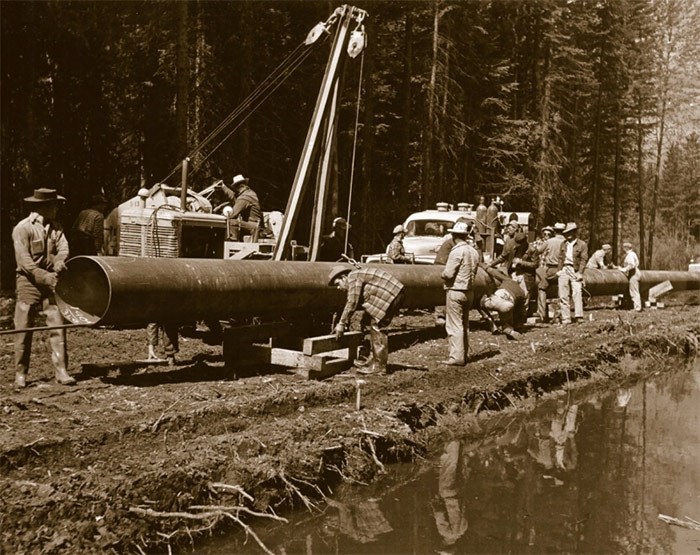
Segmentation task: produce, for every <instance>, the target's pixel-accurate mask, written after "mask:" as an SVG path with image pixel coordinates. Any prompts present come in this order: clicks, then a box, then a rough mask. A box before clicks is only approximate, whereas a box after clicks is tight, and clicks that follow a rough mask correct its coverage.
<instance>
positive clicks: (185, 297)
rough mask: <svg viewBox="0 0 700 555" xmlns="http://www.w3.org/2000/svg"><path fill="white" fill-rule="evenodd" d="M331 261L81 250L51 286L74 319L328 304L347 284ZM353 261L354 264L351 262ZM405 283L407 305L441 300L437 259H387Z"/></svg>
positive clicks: (296, 309) (310, 308) (158, 317)
mask: <svg viewBox="0 0 700 555" xmlns="http://www.w3.org/2000/svg"><path fill="white" fill-rule="evenodd" d="M333 266H334V263H330V262H273V261H267V260H255V261H248V260H212V259H186V258H179V259H178V258H131V257H97V256H78V257H76V258H73V259H71V260H70V261H69V262H68V269H67V271H66V272H64V273H63V274H61V277H60V279H59V282H58V285H57V287H56V297H57V302H58V306H59V308H60V310H61V312H62V314H63V315H64V316H65V318H66V319H67V320H69V321H71V322H74V323H91V324H105V325H114V324H116V325H125V324H137V323H145V322H168V321H171V322H185V321H191V320H196V319H203V318H222V319H225V318H231V317H237V316H251V315H267V314H275V315H281V314H290V313H291V314H296V315H303V314H307V313H310V312H315V311H316V312H317V311H321V310H323V311H326V312H332V311H333V310H334V309H338V308H341V307H342V306H343V304H344V299H345V297H344V291H340V290H338V289H336V288H334V287H330V286H329V285H328V273H329V272H330V269H331V268H332V267H333ZM348 267H349V268H352V266H349V265H348ZM386 267H387V269H389V270H390V271H391V272H392V273H393V274H395V275H396V276H397V277H398V278H399V279H400V280H401V282H402V283H403V284H404V285H405V287H406V298H405V306H407V307H425V306H435V305H436V304H441V303H444V292H443V291H442V289H441V287H439V285H440V283H441V282H440V271H441V268H438V267H419V266H395V267H394V266H390V265H386Z"/></svg>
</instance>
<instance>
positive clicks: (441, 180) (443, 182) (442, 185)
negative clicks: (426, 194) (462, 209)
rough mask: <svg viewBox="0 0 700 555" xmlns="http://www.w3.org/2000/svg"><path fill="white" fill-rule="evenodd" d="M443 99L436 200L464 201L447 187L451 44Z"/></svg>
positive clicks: (448, 46)
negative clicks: (455, 196)
mask: <svg viewBox="0 0 700 555" xmlns="http://www.w3.org/2000/svg"><path fill="white" fill-rule="evenodd" d="M442 82H443V83H442V86H443V90H442V100H441V101H440V119H439V120H438V129H437V134H438V138H439V143H438V144H437V160H436V164H437V178H436V181H437V190H436V191H435V197H434V199H435V200H438V201H440V202H442V201H448V202H449V201H450V200H453V201H459V202H461V201H463V200H465V199H462V198H457V199H455V198H454V195H455V193H456V191H454V190H452V188H448V187H447V177H446V175H447V171H446V169H445V168H446V166H447V163H448V160H447V156H446V153H447V148H446V146H447V102H448V94H449V88H450V44H449V42H448V43H447V44H446V46H445V69H444V72H443V79H442Z"/></svg>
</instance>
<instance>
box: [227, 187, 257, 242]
mask: <svg viewBox="0 0 700 555" xmlns="http://www.w3.org/2000/svg"><path fill="white" fill-rule="evenodd" d="M248 182H249V180H248V178H247V177H243V176H242V175H241V174H238V175H237V176H235V177H234V178H233V182H232V183H231V185H230V186H229V185H225V184H222V185H221V189H222V190H223V192H224V193H225V194H226V196H227V197H228V199H229V200H230V201H231V202H233V206H232V210H231V212H230V213H229V214H228V217H229V219H236V218H240V220H241V221H242V222H247V223H249V224H252V225H253V226H257V227H259V228H260V227H262V225H263V217H262V210H261V209H260V201H259V200H258V195H257V194H256V193H255V191H253V189H251V188H250V187H249V186H248ZM247 227H248V226H246V228H244V229H245V231H244V230H243V229H242V230H241V235H249V234H250V229H247ZM254 235H255V234H254Z"/></svg>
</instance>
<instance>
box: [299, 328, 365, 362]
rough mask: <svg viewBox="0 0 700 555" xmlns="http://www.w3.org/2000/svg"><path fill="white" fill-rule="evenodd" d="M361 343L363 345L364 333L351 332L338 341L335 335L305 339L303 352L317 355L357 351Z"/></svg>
mask: <svg viewBox="0 0 700 555" xmlns="http://www.w3.org/2000/svg"><path fill="white" fill-rule="evenodd" d="M360 343H362V333H361V332H359V331H349V332H347V333H345V334H344V335H343V337H341V338H340V339H336V338H335V335H318V336H316V337H307V338H306V339H304V347H303V352H304V354H305V355H316V354H318V353H327V352H328V351H337V350H339V349H351V350H352V349H353V348H354V349H357V347H359V346H360ZM353 358H354V357H353Z"/></svg>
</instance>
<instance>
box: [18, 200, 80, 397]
mask: <svg viewBox="0 0 700 555" xmlns="http://www.w3.org/2000/svg"><path fill="white" fill-rule="evenodd" d="M24 200H25V202H26V203H27V204H28V205H29V207H30V214H29V216H27V217H26V218H24V219H23V220H22V221H20V222H19V223H18V224H17V225H16V226H15V228H14V229H13V230H12V241H13V242H14V249H15V260H16V262H17V274H16V285H17V299H16V304H15V317H14V323H15V329H17V330H22V329H27V328H29V327H31V326H32V325H33V322H34V314H35V312H36V311H37V309H38V310H41V311H43V313H44V315H45V316H46V323H47V325H48V326H60V325H62V324H63V318H62V316H61V313H60V311H59V310H58V306H57V305H56V299H55V296H54V288H55V287H56V282H57V280H58V274H60V273H61V272H63V271H64V270H65V269H66V259H67V258H68V255H69V250H68V240H67V239H66V236H65V235H64V233H63V230H62V229H61V226H60V225H59V224H58V222H57V221H56V215H57V213H58V208H59V204H60V203H63V202H65V200H66V199H65V198H64V197H62V196H61V195H59V194H58V193H57V192H56V190H55V189H46V188H40V189H34V194H33V195H32V196H30V197H27V198H25V199H24ZM47 343H48V347H49V351H50V352H51V362H52V363H53V365H54V368H55V374H56V381H57V382H58V383H60V384H62V385H72V384H74V383H75V379H73V378H72V377H71V376H69V375H68V373H67V372H66V364H67V361H68V353H67V349H66V330H65V329H53V330H51V331H50V332H49V337H48V341H47ZM31 352H32V332H30V331H26V332H20V333H17V334H15V388H17V389H22V388H24V387H26V380H27V372H28V371H29V359H30V356H31Z"/></svg>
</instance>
